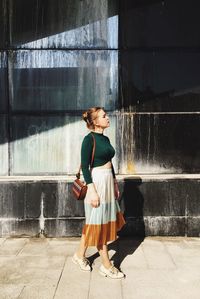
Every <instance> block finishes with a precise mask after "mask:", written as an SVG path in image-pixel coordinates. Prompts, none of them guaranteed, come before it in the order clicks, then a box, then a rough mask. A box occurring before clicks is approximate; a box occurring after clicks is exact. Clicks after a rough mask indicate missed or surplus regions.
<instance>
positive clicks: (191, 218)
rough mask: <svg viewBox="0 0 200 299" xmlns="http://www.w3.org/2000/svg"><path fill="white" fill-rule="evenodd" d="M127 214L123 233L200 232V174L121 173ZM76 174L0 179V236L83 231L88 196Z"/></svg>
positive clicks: (122, 197) (66, 233) (60, 233)
mask: <svg viewBox="0 0 200 299" xmlns="http://www.w3.org/2000/svg"><path fill="white" fill-rule="evenodd" d="M119 183H120V184H119V185H120V191H121V199H120V205H121V208H122V211H123V212H124V215H125V218H126V224H125V226H124V227H123V229H122V230H121V232H120V235H121V236H127V235H128V236H130V235H131V236H133V235H138V236H148V235H164V236H168V235H171V236H175V235H179V236H195V237H199V236H200V230H199V223H200V216H199V215H200V208H199V198H198V194H199V192H200V176H199V175H196V177H195V176H194V175H193V176H191V175H185V177H184V176H182V177H181V176H180V175H179V177H178V176H176V175H163V176H160V177H158V176H155V177H152V176H145V175H143V176H138V177H134V178H133V177H129V178H122V177H121V178H120V179H119ZM71 184H72V182H71V181H70V179H68V180H66V179H61V178H60V179H57V178H54V179H52V178H51V179H50V178H49V179H48V178H46V179H44V178H43V179H41V178H35V179H34V178H27V180H25V179H24V178H22V179H18V180H17V181H16V179H14V178H13V179H11V180H10V181H5V180H4V181H3V180H1V182H0V199H1V204H0V215H2V217H1V218H0V236H22V235H29V236H39V235H40V234H44V235H45V236H48V237H61V236H79V235H80V234H81V229H82V226H83V224H84V208H83V202H82V201H77V200H75V199H74V198H73V196H72V194H71Z"/></svg>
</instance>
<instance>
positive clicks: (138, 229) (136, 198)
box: [118, 176, 145, 237]
mask: <svg viewBox="0 0 200 299" xmlns="http://www.w3.org/2000/svg"><path fill="white" fill-rule="evenodd" d="M141 184H142V179H141V178H140V177H139V176H138V177H134V178H133V177H128V178H125V179H124V189H123V192H122V197H121V204H120V205H121V208H122V210H123V211H124V217H125V220H126V224H125V225H124V227H123V228H122V229H121V231H120V232H119V233H118V235H119V236H120V237H124V236H137V237H145V225H144V218H143V206H144V197H143V195H142V193H141V191H140V189H139V186H140V185H141Z"/></svg>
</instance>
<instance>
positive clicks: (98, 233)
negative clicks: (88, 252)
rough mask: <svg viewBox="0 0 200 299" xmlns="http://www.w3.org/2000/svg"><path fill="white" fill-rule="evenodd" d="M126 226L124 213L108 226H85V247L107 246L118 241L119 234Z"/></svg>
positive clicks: (119, 213) (120, 213)
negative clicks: (108, 243)
mask: <svg viewBox="0 0 200 299" xmlns="http://www.w3.org/2000/svg"><path fill="white" fill-rule="evenodd" d="M124 224H125V220H124V216H123V214H122V212H118V213H117V215H116V221H110V222H108V223H106V224H100V225H98V224H85V225H84V227H83V229H82V234H84V235H85V246H100V245H106V244H107V242H109V241H115V240H116V239H117V232H118V231H119V230H120V229H121V228H122V226H123V225H124Z"/></svg>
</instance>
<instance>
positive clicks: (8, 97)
mask: <svg viewBox="0 0 200 299" xmlns="http://www.w3.org/2000/svg"><path fill="white" fill-rule="evenodd" d="M9 8H10V1H8V2H6V23H7V38H6V48H7V49H6V55H7V57H6V62H7V68H6V69H7V71H6V72H7V73H6V83H7V103H6V104H7V107H6V110H7V140H8V175H9V176H10V174H11V151H10V142H11V128H10V121H11V107H10V81H9V46H10V10H9Z"/></svg>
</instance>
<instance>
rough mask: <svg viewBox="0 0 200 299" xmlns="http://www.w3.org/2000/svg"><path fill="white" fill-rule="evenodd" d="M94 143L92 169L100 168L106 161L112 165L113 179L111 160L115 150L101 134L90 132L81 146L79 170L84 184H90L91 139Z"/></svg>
mask: <svg viewBox="0 0 200 299" xmlns="http://www.w3.org/2000/svg"><path fill="white" fill-rule="evenodd" d="M92 134H93V136H94V138H95V141H96V147H95V154H94V161H93V165H92V167H97V166H102V165H104V164H106V163H107V162H108V161H110V162H111V165H112V174H113V177H114V178H115V171H114V167H113V164H112V158H113V157H114V155H115V149H114V148H113V146H112V145H111V143H110V140H109V138H108V137H107V136H105V135H104V134H103V133H96V132H90V133H89V134H87V135H86V136H85V137H84V139H83V142H82V145H81V168H82V172H83V177H84V180H85V182H86V184H87V185H88V184H90V183H92V176H91V172H90V163H91V158H92V149H93V143H94V142H93V137H92Z"/></svg>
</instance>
